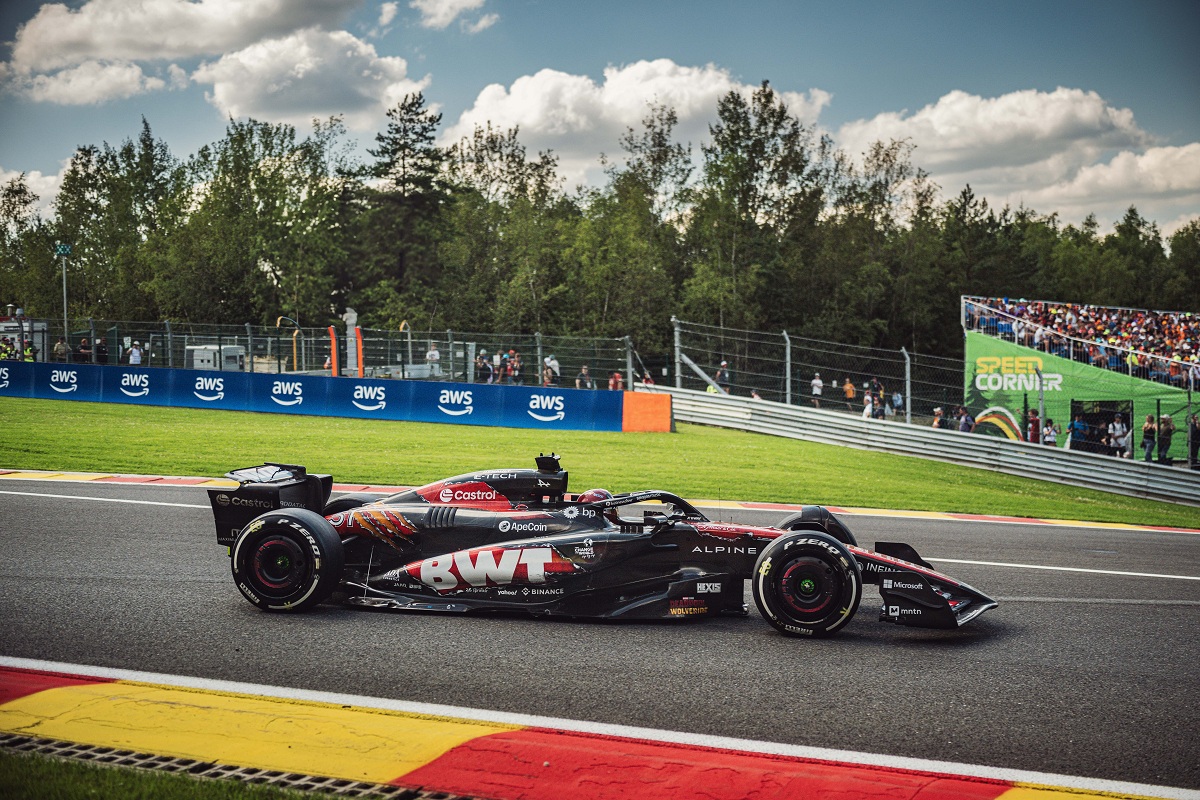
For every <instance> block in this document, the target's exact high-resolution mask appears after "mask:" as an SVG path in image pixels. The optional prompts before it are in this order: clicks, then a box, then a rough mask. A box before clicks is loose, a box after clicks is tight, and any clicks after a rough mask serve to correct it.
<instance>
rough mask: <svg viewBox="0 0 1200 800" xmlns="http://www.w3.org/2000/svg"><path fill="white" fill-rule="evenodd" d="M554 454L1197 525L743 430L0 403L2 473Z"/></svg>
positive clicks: (608, 470)
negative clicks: (552, 428) (536, 427)
mask: <svg viewBox="0 0 1200 800" xmlns="http://www.w3.org/2000/svg"><path fill="white" fill-rule="evenodd" d="M551 451H553V452H556V453H558V454H559V455H560V456H561V457H562V461H563V466H564V467H565V468H566V469H568V470H569V471H570V473H571V487H572V489H574V490H575V491H583V490H584V489H588V488H591V487H595V486H603V487H605V488H607V489H611V490H612V491H615V492H621V491H631V490H636V489H667V490H669V491H672V492H675V493H676V494H679V495H682V496H684V497H691V498H699V499H707V500H721V499H725V500H755V501H766V502H783V503H816V504H822V505H834V506H862V507H871V508H892V509H913V510H925V511H958V512H968V513H980V514H1004V515H1012V516H1029V517H1047V518H1064V519H1081V520H1095V521H1101V522H1129V523H1136V524H1152V525H1173V526H1183V527H1197V526H1200V510H1198V509H1196V508H1193V507H1188V506H1177V505H1174V504H1171V503H1162V502H1155V501H1150V500H1140V499H1134V498H1129V497H1123V496H1121V495H1115V494H1108V493H1105V492H1097V491H1091V490H1087V489H1079V488H1075V487H1071V486H1063V485H1061V484H1056V483H1049V482H1043V481H1035V480H1030V479H1026V478H1017V477H1012V476H1008V475H1002V474H999V473H995V472H989V471H987V470H981V469H972V468H968V467H960V466H956V465H953V464H945V463H942V462H937V461H927V460H924V459H918V458H908V457H904V456H894V455H888V454H883V453H871V452H866V451H862V450H855V449H851V448H846V447H835V446H832V445H823V444H816V443H812V442H802V441H796V440H792V439H783V438H779V437H773V436H764V435H759V434H751V433H743V432H741V431H731V430H724V429H720V428H708V427H704V426H699V425H680V426H679V430H678V432H677V433H644V434H638V433H595V432H587V431H567V432H559V433H547V432H544V431H530V430H510V429H505V428H485V427H475V426H467V425H439V424H427V423H400V422H377V421H372V420H357V419H333V418H319V417H295V416H285V415H274V414H253V413H242V412H226V411H209V410H192V409H176V408H159V407H152V406H122V405H110V404H102V403H79V402H64V401H53V400H25V399H17V398H0V467H2V468H8V469H52V470H79V471H99V472H129V473H148V474H168V475H211V476H220V475H223V474H224V473H225V472H227V471H229V470H231V469H234V468H237V467H243V466H249V465H252V464H258V463H261V462H263V461H282V462H289V463H297V464H303V465H305V466H306V467H308V468H309V469H310V470H312V471H314V472H328V473H332V474H333V476H334V480H335V481H338V482H341V483H359V482H361V483H371V484H404V485H419V484H422V483H426V482H428V481H432V480H436V479H438V478H443V477H447V476H449V475H456V474H460V473H463V472H469V471H472V470H479V469H491V468H498V467H514V466H515V467H521V466H532V465H533V457H534V456H536V455H537V454H538V453H542V452H545V453H549V452H551Z"/></svg>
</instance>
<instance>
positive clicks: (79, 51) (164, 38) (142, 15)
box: [12, 0, 362, 72]
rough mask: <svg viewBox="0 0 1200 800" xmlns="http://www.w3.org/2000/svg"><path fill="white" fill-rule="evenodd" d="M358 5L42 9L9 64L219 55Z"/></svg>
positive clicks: (110, 4) (333, 1)
mask: <svg viewBox="0 0 1200 800" xmlns="http://www.w3.org/2000/svg"><path fill="white" fill-rule="evenodd" d="M361 3H362V0H199V1H198V2H192V1H191V0H89V2H86V3H84V4H83V5H82V6H81V7H80V8H78V9H74V10H73V9H71V8H68V7H67V6H66V5H64V4H61V3H47V4H45V5H43V6H42V7H41V8H40V9H38V12H37V14H35V15H34V17H33V18H32V19H30V20H29V21H28V22H26V23H25V24H24V25H22V26H21V27H20V28H19V29H18V30H17V38H16V41H15V42H14V44H13V48H12V66H13V68H14V69H16V70H18V71H21V72H48V71H51V70H56V69H61V68H63V67H70V66H73V65H77V64H81V63H84V62H86V61H92V60H95V61H141V60H150V59H179V58H188V57H195V56H203V55H212V54H216V53H223V52H226V51H228V50H232V49H237V48H241V47H245V46H247V45H249V44H251V43H253V42H256V41H258V40H260V39H264V38H275V37H279V36H283V35H286V34H288V33H290V32H292V31H294V30H298V29H301V28H307V27H311V26H314V25H332V24H335V23H337V22H338V21H339V20H340V19H341V18H342V17H343V16H344V15H345V13H346V12H347V11H348V10H350V9H352V8H354V7H355V6H358V5H361Z"/></svg>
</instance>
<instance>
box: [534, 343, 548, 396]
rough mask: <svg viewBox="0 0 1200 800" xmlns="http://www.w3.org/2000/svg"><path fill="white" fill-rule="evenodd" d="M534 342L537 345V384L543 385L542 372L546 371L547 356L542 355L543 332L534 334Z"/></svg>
mask: <svg viewBox="0 0 1200 800" xmlns="http://www.w3.org/2000/svg"><path fill="white" fill-rule="evenodd" d="M533 341H534V342H536V343H537V383H538V385H541V383H542V371H543V370H545V369H546V362H545V360H544V359H545V356H543V355H542V332H541V331H534V332H533Z"/></svg>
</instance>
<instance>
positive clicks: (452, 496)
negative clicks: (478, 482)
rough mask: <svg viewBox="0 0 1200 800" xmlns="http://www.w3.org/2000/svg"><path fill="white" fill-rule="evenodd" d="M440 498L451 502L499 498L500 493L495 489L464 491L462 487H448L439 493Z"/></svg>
mask: <svg viewBox="0 0 1200 800" xmlns="http://www.w3.org/2000/svg"><path fill="white" fill-rule="evenodd" d="M438 499H439V500H441V501H442V502H443V503H451V502H453V501H455V500H499V499H500V493H499V492H497V491H495V490H493V489H475V490H473V491H463V490H462V489H457V490H456V489H450V488H449V487H447V488H445V489H442V491H441V492H439V493H438Z"/></svg>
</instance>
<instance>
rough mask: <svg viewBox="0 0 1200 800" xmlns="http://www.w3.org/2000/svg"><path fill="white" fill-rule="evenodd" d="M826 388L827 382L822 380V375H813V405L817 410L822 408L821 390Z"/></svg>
mask: <svg viewBox="0 0 1200 800" xmlns="http://www.w3.org/2000/svg"><path fill="white" fill-rule="evenodd" d="M824 388H825V382H824V381H823V380H821V373H819V372H816V373H813V379H812V404H813V406H814V407H815V408H820V407H821V390H822V389H824Z"/></svg>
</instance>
